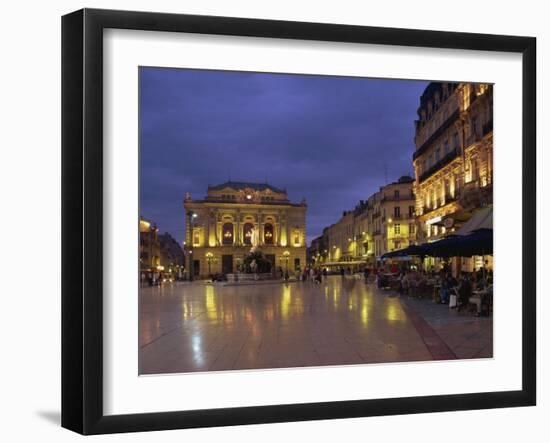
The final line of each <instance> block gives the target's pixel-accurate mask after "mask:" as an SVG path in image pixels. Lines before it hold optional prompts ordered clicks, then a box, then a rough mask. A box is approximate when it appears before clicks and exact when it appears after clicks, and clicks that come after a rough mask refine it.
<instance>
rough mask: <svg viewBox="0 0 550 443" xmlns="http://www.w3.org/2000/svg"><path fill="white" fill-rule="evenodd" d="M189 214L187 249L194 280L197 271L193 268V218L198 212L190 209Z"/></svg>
mask: <svg viewBox="0 0 550 443" xmlns="http://www.w3.org/2000/svg"><path fill="white" fill-rule="evenodd" d="M187 216H188V218H189V222H188V223H189V239H188V245H187V249H188V251H189V254H188V257H189V281H193V274H194V273H195V270H194V268H193V220H194V219H195V218H197V214H196V212H193V211H189V212H188V213H187Z"/></svg>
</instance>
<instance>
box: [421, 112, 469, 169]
mask: <svg viewBox="0 0 550 443" xmlns="http://www.w3.org/2000/svg"><path fill="white" fill-rule="evenodd" d="M459 115H460V111H459V110H458V109H457V110H456V111H455V112H453V113H452V114H451V115H450V117H449V118H448V119H447V120H445V121H444V122H443V124H442V125H441V126H440V127H439V128H437V129H436V130H435V131H434V133H433V134H432V135H430V137H428V139H427V140H426V141H425V142H424V143H422V146H420V147H419V148H418V149H417V150H416V151H415V153H414V154H413V160H414V159H416V158H418V157H419V156H421V155H422V154H423V153H424V152H426V150H427V149H428V148H429V147H430V146H431V145H432V144H433V142H435V140H436V139H437V138H438V137H439V136H441V135H442V134H443V133H444V132H445V130H446V129H447V128H449V127H450V126H451V125H452V124H453V123H454V122H455V121H456V119H458V116H459Z"/></svg>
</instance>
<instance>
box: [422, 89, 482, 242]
mask: <svg viewBox="0 0 550 443" xmlns="http://www.w3.org/2000/svg"><path fill="white" fill-rule="evenodd" d="M415 124H416V133H415V144H416V151H415V152H414V155H413V164H414V170H415V183H414V191H415V195H416V214H417V216H418V222H419V227H420V232H419V236H420V238H421V239H422V240H424V241H427V240H433V239H436V238H440V237H441V236H443V235H445V234H446V233H448V232H452V231H453V230H454V229H456V228H457V227H459V226H460V225H461V224H462V223H464V222H465V221H466V220H468V219H469V218H470V217H471V215H472V213H473V211H475V209H476V208H479V207H482V206H485V205H488V204H491V203H492V201H493V87H492V85H489V84H484V83H480V84H472V83H430V84H429V85H428V87H427V88H426V90H425V91H424V93H423V94H422V96H421V98H420V107H419V108H418V120H417V121H416V122H415Z"/></svg>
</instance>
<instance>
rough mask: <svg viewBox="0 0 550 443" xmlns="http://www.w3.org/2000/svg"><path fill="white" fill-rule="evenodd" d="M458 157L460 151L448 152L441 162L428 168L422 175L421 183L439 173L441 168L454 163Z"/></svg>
mask: <svg viewBox="0 0 550 443" xmlns="http://www.w3.org/2000/svg"><path fill="white" fill-rule="evenodd" d="M457 155H458V149H456V148H454V149H453V150H452V151H450V152H448V153H447V154H446V155H445V156H444V157H443V158H442V159H441V160H439V161H438V162H437V163H436V164H434V165H433V166H431V167H430V168H428V169H427V170H426V171H425V172H423V173H422V175H420V178H419V181H421V182H423V181H424V180H426V179H427V178H428V177H430V176H431V175H433V174H435V173H436V172H437V171H439V170H440V169H441V168H443V167H444V166H446V165H447V164H448V163H450V162H452V161H453V160H454V159H455V158H456V156H457Z"/></svg>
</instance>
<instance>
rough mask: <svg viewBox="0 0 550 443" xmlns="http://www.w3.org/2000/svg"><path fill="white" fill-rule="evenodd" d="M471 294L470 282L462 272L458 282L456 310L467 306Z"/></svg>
mask: <svg viewBox="0 0 550 443" xmlns="http://www.w3.org/2000/svg"><path fill="white" fill-rule="evenodd" d="M471 296H472V283H471V282H470V279H469V278H468V277H467V276H466V274H465V273H464V274H462V278H461V279H460V282H459V284H458V311H460V310H461V309H462V307H464V306H468V303H469V302H470V297H471Z"/></svg>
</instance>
